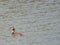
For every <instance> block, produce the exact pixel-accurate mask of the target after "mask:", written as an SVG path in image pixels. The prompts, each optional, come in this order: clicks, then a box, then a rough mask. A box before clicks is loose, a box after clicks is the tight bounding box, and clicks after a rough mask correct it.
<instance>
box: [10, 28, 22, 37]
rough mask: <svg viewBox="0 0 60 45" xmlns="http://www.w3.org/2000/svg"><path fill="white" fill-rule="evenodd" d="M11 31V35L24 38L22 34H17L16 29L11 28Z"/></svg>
mask: <svg viewBox="0 0 60 45" xmlns="http://www.w3.org/2000/svg"><path fill="white" fill-rule="evenodd" d="M10 29H11V35H12V36H14V37H15V36H23V34H21V33H17V32H15V28H14V27H10Z"/></svg>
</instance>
